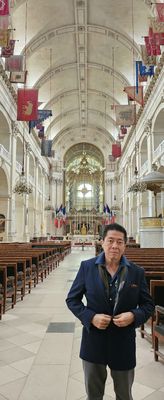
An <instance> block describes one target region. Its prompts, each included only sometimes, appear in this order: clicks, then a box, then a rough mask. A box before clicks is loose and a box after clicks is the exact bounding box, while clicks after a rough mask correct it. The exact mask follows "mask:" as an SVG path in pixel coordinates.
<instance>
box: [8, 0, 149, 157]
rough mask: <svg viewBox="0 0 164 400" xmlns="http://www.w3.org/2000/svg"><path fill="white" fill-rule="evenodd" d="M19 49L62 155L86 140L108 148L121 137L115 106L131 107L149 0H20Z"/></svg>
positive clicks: (15, 15) (15, 11) (16, 10)
mask: <svg viewBox="0 0 164 400" xmlns="http://www.w3.org/2000/svg"><path fill="white" fill-rule="evenodd" d="M14 4H15V5H14V7H13V8H12V9H11V15H12V26H13V28H14V29H15V31H13V35H14V38H15V39H18V41H17V42H16V50H15V54H20V53H24V54H25V59H26V69H27V70H28V77H27V86H29V87H37V88H39V101H40V102H42V104H41V106H40V108H45V109H52V113H53V115H52V117H51V118H49V119H47V120H46V122H45V127H46V135H47V137H48V138H50V139H53V143H54V145H53V146H54V148H56V149H58V152H59V153H60V154H64V153H65V152H66V151H67V150H68V149H69V148H70V147H71V146H72V145H74V144H76V143H79V142H80V143H82V142H88V143H91V144H94V145H96V146H97V147H99V149H100V150H101V151H102V152H103V153H104V155H106V156H107V155H108V154H110V153H111V144H112V142H113V141H114V140H115V139H116V138H117V134H118V127H117V126H116V123H115V113H114V110H113V107H111V106H112V105H113V104H127V95H126V94H125V92H124V87H125V86H127V85H134V71H135V64H134V61H135V60H137V59H141V55H140V44H143V43H144V42H143V36H144V35H147V33H148V26H149V19H148V18H149V17H150V16H153V6H151V1H149V0H145V1H144V0H46V1H45V0H35V1H34V0H27V1H25V0H15V2H14Z"/></svg>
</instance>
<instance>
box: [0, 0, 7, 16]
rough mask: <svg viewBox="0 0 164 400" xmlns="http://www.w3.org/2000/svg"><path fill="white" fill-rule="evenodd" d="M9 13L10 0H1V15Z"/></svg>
mask: <svg viewBox="0 0 164 400" xmlns="http://www.w3.org/2000/svg"><path fill="white" fill-rule="evenodd" d="M8 14H9V0H0V15H8Z"/></svg>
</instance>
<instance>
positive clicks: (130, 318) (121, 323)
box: [113, 311, 134, 328]
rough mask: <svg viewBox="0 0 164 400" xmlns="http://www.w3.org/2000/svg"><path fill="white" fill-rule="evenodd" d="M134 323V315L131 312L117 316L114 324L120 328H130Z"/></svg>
mask: <svg viewBox="0 0 164 400" xmlns="http://www.w3.org/2000/svg"><path fill="white" fill-rule="evenodd" d="M133 322H134V314H133V313H132V312H131V311H129V312H124V313H121V314H118V315H115V316H114V318H113V323H114V324H115V325H116V326H118V327H119V328H123V327H125V326H128V325H130V324H132V323H133Z"/></svg>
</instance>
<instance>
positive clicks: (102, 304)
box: [66, 252, 154, 370]
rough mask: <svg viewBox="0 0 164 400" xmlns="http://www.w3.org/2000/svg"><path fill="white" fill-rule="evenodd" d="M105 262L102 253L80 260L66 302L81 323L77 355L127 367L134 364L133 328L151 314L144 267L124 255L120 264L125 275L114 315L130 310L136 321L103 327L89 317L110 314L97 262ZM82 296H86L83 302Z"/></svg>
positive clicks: (96, 361)
mask: <svg viewBox="0 0 164 400" xmlns="http://www.w3.org/2000/svg"><path fill="white" fill-rule="evenodd" d="M104 263H105V256H104V252H102V253H101V254H100V255H99V256H98V257H94V258H92V259H90V260H86V261H82V263H81V265H80V269H79V271H78V273H77V276H76V278H75V280H74V282H73V284H72V287H71V289H70V291H69V293H68V296H67V299H66V303H67V305H68V307H69V309H70V310H71V311H72V312H73V314H74V315H75V316H76V317H77V318H79V319H80V321H81V322H82V324H83V332H82V341H81V349H80V357H81V358H82V359H84V360H86V361H89V362H93V363H98V364H106V365H109V367H110V368H111V369H115V370H128V369H132V368H134V367H135V365H136V351H135V328H136V327H139V326H140V325H141V324H143V323H144V322H146V321H147V320H148V318H149V317H150V316H151V315H152V314H153V311H154V304H153V301H152V298H151V296H150V295H149V291H148V287H147V284H146V280H145V276H144V269H143V268H142V267H139V266H137V265H135V264H133V263H132V262H129V261H128V260H127V259H126V258H125V257H124V256H123V257H122V259H121V264H124V265H126V266H127V274H126V277H125V283H124V285H123V288H122V289H121V290H120V293H119V300H118V303H117V307H116V309H115V313H114V314H115V315H117V314H120V313H122V312H127V311H132V312H133V313H134V316H135V322H134V323H132V324H131V325H129V326H127V327H124V328H118V327H117V326H116V325H114V323H113V322H111V323H110V324H109V326H108V328H106V329H105V330H101V329H98V328H96V327H94V326H93V325H92V323H91V320H92V318H93V316H94V315H95V314H99V313H100V314H101V313H103V314H107V315H112V309H111V305H110V302H109V299H108V298H107V294H106V290H105V286H104V283H103V282H102V279H101V277H100V275H99V271H98V264H104ZM83 296H85V298H86V300H85V301H84V302H83Z"/></svg>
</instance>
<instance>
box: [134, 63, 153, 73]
mask: <svg viewBox="0 0 164 400" xmlns="http://www.w3.org/2000/svg"><path fill="white" fill-rule="evenodd" d="M137 62H138V66H139V73H140V75H141V76H145V75H146V76H153V75H154V65H150V66H149V67H147V66H146V65H143V64H142V61H137Z"/></svg>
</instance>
